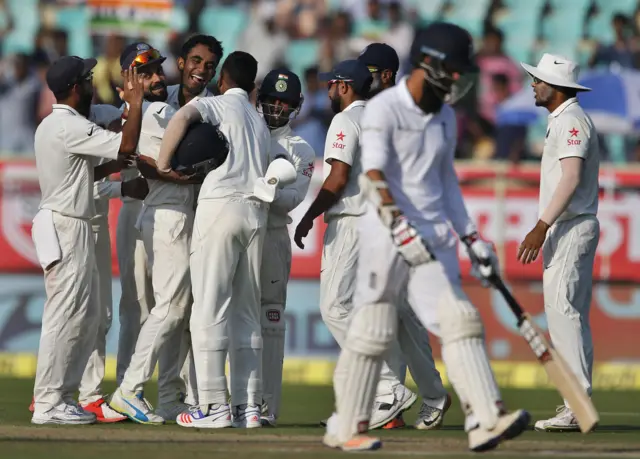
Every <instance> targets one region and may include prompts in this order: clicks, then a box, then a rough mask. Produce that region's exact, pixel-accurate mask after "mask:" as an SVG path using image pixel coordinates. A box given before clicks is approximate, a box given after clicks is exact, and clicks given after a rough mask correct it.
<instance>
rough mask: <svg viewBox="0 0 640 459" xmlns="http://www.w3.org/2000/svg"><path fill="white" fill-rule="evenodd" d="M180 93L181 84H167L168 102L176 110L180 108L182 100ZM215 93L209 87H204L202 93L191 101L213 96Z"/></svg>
mask: <svg viewBox="0 0 640 459" xmlns="http://www.w3.org/2000/svg"><path fill="white" fill-rule="evenodd" d="M179 95H180V85H179V84H172V85H171V86H167V103H168V104H169V105H171V107H173V108H174V109H175V110H176V111H178V110H180V108H181V106H180V100H179V99H178V96H179ZM211 96H213V94H212V93H211V91H209V90H208V89H207V88H204V91H202V92H201V93H200V95H198V96H196V97H194V98H193V99H191V101H189V103H193V102H194V101H196V100H198V99H201V98H203V97H211Z"/></svg>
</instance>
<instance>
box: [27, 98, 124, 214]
mask: <svg viewBox="0 0 640 459" xmlns="http://www.w3.org/2000/svg"><path fill="white" fill-rule="evenodd" d="M121 141H122V134H121V133H117V134H116V133H114V132H111V131H107V130H105V129H102V128H101V127H100V126H98V125H97V124H95V123H92V122H91V121H89V120H88V119H87V118H85V117H84V116H82V115H81V114H80V113H78V112H77V111H76V110H74V109H73V108H71V107H69V106H68V105H62V104H53V111H52V113H51V114H50V115H49V116H47V117H46V118H45V119H44V120H43V121H42V123H40V125H39V126H38V129H37V130H36V135H35V152H36V167H37V170H38V182H39V183H40V190H41V192H42V199H41V201H40V206H39V208H40V209H49V210H51V211H54V212H58V213H60V214H62V215H66V216H69V217H75V218H83V219H90V218H91V217H93V216H94V215H95V205H94V199H93V168H94V166H96V165H98V163H99V161H98V159H97V158H107V159H117V157H118V151H120V143H121Z"/></svg>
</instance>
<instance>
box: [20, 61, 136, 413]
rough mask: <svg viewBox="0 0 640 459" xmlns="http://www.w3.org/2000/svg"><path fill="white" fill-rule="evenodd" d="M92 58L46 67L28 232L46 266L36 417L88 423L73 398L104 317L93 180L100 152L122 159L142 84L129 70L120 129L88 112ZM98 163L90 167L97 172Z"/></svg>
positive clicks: (101, 172) (130, 143)
mask: <svg viewBox="0 0 640 459" xmlns="http://www.w3.org/2000/svg"><path fill="white" fill-rule="evenodd" d="M95 65H96V60H95V59H81V58H79V57H76V56H68V57H63V58H61V59H59V60H58V61H56V62H55V63H54V64H53V65H52V66H51V68H50V69H49V70H48V71H47V76H46V79H47V85H48V86H49V88H50V89H51V91H52V92H53V94H54V95H55V96H56V100H57V102H58V103H57V104H55V105H54V106H53V112H52V113H51V115H49V116H48V117H47V118H45V119H44V120H43V122H42V123H41V124H40V126H38V129H37V131H36V137H35V151H36V166H37V169H38V180H39V183H40V189H41V191H42V200H41V202H40V206H39V211H38V213H37V214H36V217H35V218H34V222H33V228H32V237H33V241H34V244H35V247H36V253H37V255H38V259H39V261H40V264H41V266H42V268H43V270H44V278H45V291H46V294H47V301H46V304H45V310H44V314H43V317H42V333H41V337H40V347H39V350H38V366H37V369H36V380H35V387H34V399H35V403H34V413H33V417H32V418H31V422H32V423H34V424H91V423H93V422H95V421H96V415H95V414H94V413H91V412H87V411H85V410H84V409H82V408H81V407H80V406H79V405H78V404H76V403H75V401H74V396H75V393H76V391H77V390H78V388H79V385H80V381H81V379H82V374H83V371H84V370H85V367H86V365H87V362H88V359H89V356H90V354H91V353H92V352H93V350H94V349H95V341H96V336H97V333H98V327H99V323H100V319H101V317H100V316H101V313H100V302H99V298H98V294H99V291H98V288H99V286H98V273H97V266H96V261H95V248H94V247H95V246H94V244H95V242H94V236H93V231H92V228H91V222H90V220H91V218H92V217H93V216H94V215H95V207H94V197H93V182H94V178H95V179H98V180H99V179H101V178H103V177H106V176H107V175H108V174H109V167H104V165H98V166H96V165H97V164H98V160H97V158H107V159H112V160H117V159H120V160H121V161H123V160H124V157H128V156H130V155H132V154H133V153H134V152H135V148H136V145H137V143H138V138H139V135H140V120H141V111H142V97H143V88H142V81H141V79H140V78H139V77H138V75H137V72H135V71H134V72H128V71H127V72H126V73H125V75H124V77H125V92H124V99H125V100H126V101H127V102H128V103H129V104H130V113H129V120H128V122H127V123H125V125H124V127H123V129H122V132H121V133H114V132H110V131H107V130H104V129H102V128H101V127H100V126H98V125H97V124H95V123H92V122H91V121H89V120H88V119H87V118H88V117H89V115H90V107H91V100H92V98H93V86H92V69H93V68H94V67H95ZM94 167H95V171H94Z"/></svg>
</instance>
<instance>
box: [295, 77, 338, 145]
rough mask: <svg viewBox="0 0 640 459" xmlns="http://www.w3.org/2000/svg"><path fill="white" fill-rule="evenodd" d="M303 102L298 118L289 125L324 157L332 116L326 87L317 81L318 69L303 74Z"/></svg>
mask: <svg viewBox="0 0 640 459" xmlns="http://www.w3.org/2000/svg"><path fill="white" fill-rule="evenodd" d="M304 82H305V88H306V90H305V92H304V102H303V104H302V109H301V110H300V113H299V114H298V117H297V118H296V119H295V120H294V121H293V122H292V123H291V124H292V126H293V130H294V132H295V133H296V135H299V136H300V137H302V138H303V139H304V140H306V141H307V142H308V143H309V145H311V148H313V150H314V151H315V152H316V156H319V157H322V156H323V155H324V141H325V137H326V136H327V129H328V127H329V122H330V121H331V118H332V116H333V114H332V113H331V107H330V104H329V96H328V92H327V88H326V86H324V85H322V84H321V83H320V80H319V79H318V68H317V67H311V68H308V69H307V70H305V72H304Z"/></svg>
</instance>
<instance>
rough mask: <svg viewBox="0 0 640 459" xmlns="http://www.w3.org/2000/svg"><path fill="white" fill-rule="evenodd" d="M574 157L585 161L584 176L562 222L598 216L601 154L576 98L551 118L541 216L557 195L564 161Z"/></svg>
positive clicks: (541, 178) (557, 109)
mask: <svg viewBox="0 0 640 459" xmlns="http://www.w3.org/2000/svg"><path fill="white" fill-rule="evenodd" d="M570 157H578V158H582V159H583V160H584V163H583V165H582V166H583V167H582V175H581V177H580V182H579V183H578V188H576V191H575V193H574V194H573V197H572V198H571V201H570V202H569V206H568V207H567V209H566V210H565V211H564V212H563V213H562V215H560V217H558V221H562V220H568V219H570V218H573V217H576V216H578V215H584V214H591V215H596V213H597V212H598V190H599V185H598V174H599V172H600V152H599V150H598V138H597V133H596V130H595V127H594V126H593V122H592V121H591V118H589V116H588V115H587V114H586V113H585V112H584V110H582V107H580V105H579V104H578V101H577V99H575V98H572V99H569V100H567V101H566V102H565V103H563V104H562V105H560V106H559V107H558V108H556V109H555V110H554V111H553V113H551V114H549V127H548V129H547V137H546V139H545V141H544V148H543V151H542V164H541V167H542V171H541V174H540V207H539V215H540V216H541V215H542V214H543V212H544V211H545V209H546V208H547V206H548V205H549V203H550V202H551V198H552V196H553V193H554V192H555V190H556V188H557V187H558V184H559V183H560V178H561V177H562V167H561V165H560V160H562V159H564V158H570Z"/></svg>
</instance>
